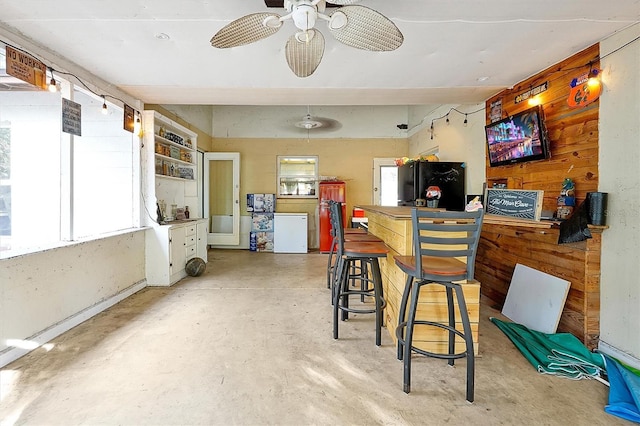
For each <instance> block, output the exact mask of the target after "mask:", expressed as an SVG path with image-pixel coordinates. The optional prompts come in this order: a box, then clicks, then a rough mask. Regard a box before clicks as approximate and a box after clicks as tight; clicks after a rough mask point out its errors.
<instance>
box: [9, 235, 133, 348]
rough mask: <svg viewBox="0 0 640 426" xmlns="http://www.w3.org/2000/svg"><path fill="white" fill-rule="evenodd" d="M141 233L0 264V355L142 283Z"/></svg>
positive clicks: (17, 258) (34, 254)
mask: <svg viewBox="0 0 640 426" xmlns="http://www.w3.org/2000/svg"><path fill="white" fill-rule="evenodd" d="M144 245H145V234H144V230H139V231H135V232H131V233H125V234H120V235H116V236H112V237H108V238H104V239H100V240H95V241H88V242H84V243H77V244H73V245H70V246H67V247H62V248H57V249H52V250H46V251H42V252H38V253H32V254H28V255H23V256H18V257H13V258H10V259H3V260H0V354H2V352H3V351H5V350H8V349H10V346H9V345H8V344H7V341H8V340H11V339H18V340H29V339H32V338H33V337H34V336H35V335H37V334H39V333H41V332H43V331H45V330H47V329H48V328H50V327H52V326H54V325H56V324H58V323H60V322H61V321H64V320H66V319H68V318H69V317H72V316H73V315H76V314H78V313H80V312H81V311H83V310H85V309H88V308H90V307H92V306H94V305H96V304H98V303H99V302H101V301H103V300H105V299H108V298H110V297H112V296H114V295H115V294H117V293H119V292H121V291H123V290H125V289H127V288H129V287H131V286H133V285H135V284H138V283H140V282H143V281H144V279H145V262H144V252H145V250H144Z"/></svg>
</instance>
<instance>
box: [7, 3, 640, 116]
mask: <svg viewBox="0 0 640 426" xmlns="http://www.w3.org/2000/svg"><path fill="white" fill-rule="evenodd" d="M360 4H362V5H364V6H368V7H370V8H373V9H375V10H377V11H379V12H381V13H382V14H384V15H385V16H387V17H389V18H390V19H392V20H393V22H395V24H396V25H397V26H398V28H399V29H400V30H401V31H402V33H403V34H404V38H405V40H404V44H403V45H402V46H401V47H400V48H399V49H397V50H396V51H393V52H369V51H361V50H357V49H354V48H351V47H348V46H345V45H342V44H340V43H338V42H336V41H335V40H334V39H333V38H332V36H331V34H330V33H329V32H328V31H323V33H324V35H325V38H326V41H327V45H326V50H325V55H324V59H323V61H322V63H321V64H320V66H319V67H318V69H317V70H316V72H315V73H314V74H313V75H312V76H310V77H308V78H298V77H296V76H295V75H294V74H293V73H292V72H291V71H290V70H289V68H288V66H287V63H286V60H285V57H284V46H285V42H286V39H287V38H288V37H289V36H290V35H291V34H293V33H294V27H293V24H292V23H291V22H288V23H286V24H285V26H284V27H283V28H282V29H281V30H280V31H279V32H278V33H277V34H275V35H274V36H271V37H270V38H268V39H265V40H261V41H259V42H257V43H254V44H252V45H247V46H242V47H236V48H232V49H225V50H220V49H215V48H213V47H211V45H210V43H209V40H210V39H211V37H212V36H213V34H215V33H216V32H217V31H218V30H219V29H220V28H221V27H223V26H224V25H226V24H227V23H229V22H230V21H232V20H234V19H236V18H239V17H240V16H243V15H246V14H249V13H255V12H260V11H266V10H270V11H274V12H276V13H281V12H280V10H279V9H267V8H266V7H265V6H264V1H263V0H181V1H175V0H109V1H97V0H56V1H43V0H21V1H13V0H0V11H1V12H0V25H2V26H5V27H12V28H13V29H15V30H17V31H18V32H19V33H21V34H22V35H23V36H25V37H27V38H30V39H32V40H34V41H35V42H36V43H38V44H40V45H42V46H44V47H46V48H48V49H50V50H52V51H55V52H57V53H58V54H59V55H60V56H62V57H64V58H67V59H68V60H70V61H72V62H75V63H77V64H79V65H80V66H82V67H83V68H85V69H87V70H89V71H90V72H91V73H93V74H95V75H97V76H99V77H100V78H102V79H104V80H106V81H108V82H111V83H113V84H114V85H115V86H117V87H119V88H120V89H122V90H123V91H125V92H127V93H129V94H131V95H132V96H134V97H136V98H138V99H141V100H142V101H143V102H145V103H157V104H181V105H189V104H190V105H427V104H476V103H481V102H484V101H485V100H486V99H487V98H489V97H491V96H492V95H494V94H495V93H497V92H498V91H500V90H502V89H503V88H506V87H510V86H512V85H514V84H516V83H517V82H519V81H522V80H523V79H525V78H527V77H529V76H531V75H533V74H536V73H537V72H539V71H541V70H543V69H545V68H547V67H548V66H550V65H552V64H555V63H557V62H559V61H561V60H563V59H565V58H567V57H569V56H571V55H573V54H574V53H576V52H578V51H580V50H582V49H584V48H586V47H588V46H590V45H592V44H594V43H596V42H598V41H600V40H602V39H604V38H606V37H607V36H609V35H611V34H612V33H614V32H616V31H618V30H620V29H622V28H625V27H627V26H629V25H631V24H632V23H635V22H638V21H640V0H614V1H609V2H603V1H601V0H539V1H536V2H532V1H517V0H487V1H478V0H453V1H452V0H394V1H390V0H362V2H361V3H360ZM281 14H284V10H282V13H281ZM317 28H320V29H321V30H323V28H324V23H322V22H320V23H319V24H318V26H317ZM160 33H164V34H167V35H168V36H169V37H170V38H169V39H168V40H161V39H159V38H157V37H156V36H157V35H158V34H160ZM481 77H488V78H487V79H486V80H484V81H479V79H480V78H481Z"/></svg>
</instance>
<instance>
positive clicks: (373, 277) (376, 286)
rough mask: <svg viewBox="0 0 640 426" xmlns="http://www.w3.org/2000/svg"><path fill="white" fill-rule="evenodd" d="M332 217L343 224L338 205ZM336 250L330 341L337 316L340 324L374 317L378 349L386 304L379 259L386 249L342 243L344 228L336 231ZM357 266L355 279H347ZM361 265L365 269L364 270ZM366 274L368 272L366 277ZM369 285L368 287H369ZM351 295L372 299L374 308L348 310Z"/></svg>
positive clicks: (335, 333)
mask: <svg viewBox="0 0 640 426" xmlns="http://www.w3.org/2000/svg"><path fill="white" fill-rule="evenodd" d="M330 208H331V209H333V215H335V218H336V219H337V220H338V223H342V209H341V207H340V206H339V204H333V205H331V207H330ZM336 229H337V234H338V238H337V249H336V264H335V276H336V280H335V283H334V285H333V287H332V292H331V293H332V297H333V338H334V339H337V338H338V323H339V319H338V312H342V317H341V320H342V321H344V320H346V319H348V317H349V313H361V314H373V313H375V317H376V319H375V329H376V345H377V346H380V344H381V341H382V337H381V329H382V312H383V309H384V306H385V300H384V295H383V290H382V276H381V274H380V265H379V263H378V259H379V258H381V257H386V256H387V253H388V252H389V249H388V248H387V246H386V245H385V244H384V243H383V242H381V241H380V242H356V241H350V242H347V241H345V239H344V228H342V227H341V226H338V227H337V228H336ZM356 263H359V267H358V269H357V270H358V271H359V272H358V275H357V277H355V276H354V275H353V274H351V275H350V273H349V271H350V270H351V269H352V266H353V265H354V264H356ZM364 265H367V266H366V267H365V266H364ZM369 271H370V272H371V273H370V274H369ZM354 277H355V278H357V279H359V280H361V281H362V285H361V286H360V287H359V288H356V289H354V288H351V287H350V286H349V281H350V279H351V278H354ZM370 285H371V286H370ZM352 295H359V296H360V297H361V298H362V297H364V296H372V297H373V299H374V307H373V308H361V307H358V308H354V307H350V306H349V297H350V296H352Z"/></svg>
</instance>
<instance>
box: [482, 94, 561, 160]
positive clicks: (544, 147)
mask: <svg viewBox="0 0 640 426" xmlns="http://www.w3.org/2000/svg"><path fill="white" fill-rule="evenodd" d="M485 134H486V137H487V148H488V155H489V165H490V166H491V167H496V166H503V165H505V164H513V163H520V162H524V161H535V160H544V159H545V158H549V157H550V151H549V139H548V137H547V132H546V128H545V125H544V114H543V110H542V107H541V106H540V105H538V106H535V107H533V108H529V109H527V110H525V111H522V112H519V113H517V114H514V115H512V116H511V117H508V118H505V119H503V120H500V121H496V122H495V123H491V124H489V125H487V126H485Z"/></svg>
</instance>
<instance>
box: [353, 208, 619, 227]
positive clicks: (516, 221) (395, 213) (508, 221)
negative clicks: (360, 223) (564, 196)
mask: <svg viewBox="0 0 640 426" xmlns="http://www.w3.org/2000/svg"><path fill="white" fill-rule="evenodd" d="M356 207H359V208H361V209H362V210H364V211H371V212H375V213H380V214H383V215H385V216H389V217H391V218H393V219H411V209H413V208H414V207H412V206H370V205H366V206H356ZM418 209H419V210H439V209H430V208H427V207H418ZM483 223H485V224H490V225H507V226H522V227H525V228H546V229H550V228H558V227H559V226H560V222H558V221H553V220H540V221H536V220H529V219H520V218H517V217H509V216H500V215H496V214H485V215H484V220H483ZM588 227H589V230H591V231H595V232H602V231H603V230H604V229H607V228H608V226H596V225H588Z"/></svg>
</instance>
